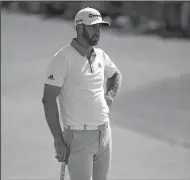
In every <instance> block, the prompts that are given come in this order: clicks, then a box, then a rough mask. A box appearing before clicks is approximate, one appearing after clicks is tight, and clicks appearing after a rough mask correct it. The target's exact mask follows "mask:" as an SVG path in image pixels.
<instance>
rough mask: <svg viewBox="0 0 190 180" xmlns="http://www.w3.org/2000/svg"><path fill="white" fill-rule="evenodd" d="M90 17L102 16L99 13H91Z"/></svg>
mask: <svg viewBox="0 0 190 180" xmlns="http://www.w3.org/2000/svg"><path fill="white" fill-rule="evenodd" d="M88 17H90V18H93V17H102V16H101V15H99V14H89V15H88Z"/></svg>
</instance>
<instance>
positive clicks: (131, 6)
mask: <svg viewBox="0 0 190 180" xmlns="http://www.w3.org/2000/svg"><path fill="white" fill-rule="evenodd" d="M88 6H89V7H92V8H96V9H97V10H99V11H100V13H101V14H102V16H103V17H104V18H106V19H107V20H108V21H110V23H111V27H113V28H122V29H124V30H126V31H131V32H138V33H148V32H149V33H155V34H159V33H161V34H163V33H165V34H167V35H168V34H170V35H171V34H172V36H175V37H177V36H178V37H185V38H189V37H190V2H187V1H186V2H185V1H144V2H143V1H142V2H141V1H28V2H27V1H2V2H1V9H2V8H3V9H6V10H8V11H14V12H15V11H17V12H23V13H30V14H39V15H41V16H42V17H44V18H52V17H56V18H63V19H67V20H73V19H74V17H75V15H76V13H77V11H79V10H80V9H82V8H84V7H88Z"/></svg>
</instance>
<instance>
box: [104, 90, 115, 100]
mask: <svg viewBox="0 0 190 180" xmlns="http://www.w3.org/2000/svg"><path fill="white" fill-rule="evenodd" d="M105 97H106V98H108V99H110V100H112V101H113V99H114V98H113V96H112V93H111V92H110V91H108V92H106V94H105Z"/></svg>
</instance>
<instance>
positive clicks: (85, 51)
mask: <svg viewBox="0 0 190 180" xmlns="http://www.w3.org/2000/svg"><path fill="white" fill-rule="evenodd" d="M71 46H72V47H74V48H75V49H76V50H77V51H78V52H79V53H80V54H81V55H82V56H87V57H88V56H89V54H90V49H86V48H85V47H83V46H82V45H80V44H79V43H78V42H77V40H76V38H73V40H72V41H71ZM91 56H96V53H95V50H94V47H92V49H91Z"/></svg>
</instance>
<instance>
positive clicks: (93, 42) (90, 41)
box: [83, 29, 99, 46]
mask: <svg viewBox="0 0 190 180" xmlns="http://www.w3.org/2000/svg"><path fill="white" fill-rule="evenodd" d="M83 37H84V39H85V40H86V41H87V42H88V44H89V45H91V46H95V45H97V44H98V41H99V38H98V37H97V36H92V37H89V36H88V33H87V31H86V30H85V29H84V32H83Z"/></svg>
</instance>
